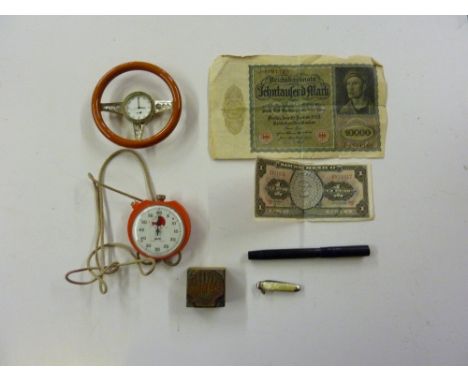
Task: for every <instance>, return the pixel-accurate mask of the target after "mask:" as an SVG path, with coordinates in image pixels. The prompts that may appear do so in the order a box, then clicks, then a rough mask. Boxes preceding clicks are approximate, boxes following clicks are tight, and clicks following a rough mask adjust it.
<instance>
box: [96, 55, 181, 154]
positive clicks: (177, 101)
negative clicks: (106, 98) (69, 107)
mask: <svg viewBox="0 0 468 382" xmlns="http://www.w3.org/2000/svg"><path fill="white" fill-rule="evenodd" d="M130 71H145V72H149V73H151V74H154V75H155V76H157V77H159V78H161V79H162V80H163V81H164V82H165V83H166V85H167V86H168V87H169V90H170V92H171V95H172V100H170V101H168V100H156V99H154V98H153V97H152V96H151V95H149V94H147V93H145V92H142V91H135V92H132V93H130V94H128V95H127V96H126V97H125V98H124V99H123V100H122V101H119V102H107V103H104V102H102V96H103V94H104V91H105V90H106V88H107V86H108V85H109V84H110V82H111V81H112V80H114V79H115V78H116V77H118V76H120V75H121V74H123V73H126V72H130ZM91 109H92V114H93V119H94V122H95V123H96V126H97V127H98V129H99V131H100V132H101V133H102V134H103V135H104V136H105V137H106V138H108V139H109V140H111V141H112V142H114V143H116V144H117V145H120V146H123V147H127V148H145V147H149V146H153V145H155V144H157V143H159V142H161V141H162V140H164V139H165V138H167V137H168V136H169V134H171V133H172V131H173V130H174V129H175V127H176V126H177V123H178V122H179V119H180V114H181V110H182V98H181V96H180V91H179V88H178V86H177V84H176V82H175V81H174V79H173V78H172V77H171V76H170V75H169V73H167V72H166V71H165V70H164V69H162V68H160V67H159V66H156V65H154V64H150V63H147V62H141V61H133V62H127V63H124V64H121V65H118V66H116V67H114V68H113V69H111V70H109V71H108V72H107V73H106V74H104V76H103V77H102V78H101V79H100V80H99V82H98V83H97V85H96V87H95V89H94V92H93V95H92V99H91ZM168 110H170V111H171V115H170V117H169V120H168V121H167V123H166V124H165V126H164V127H163V128H162V129H160V130H159V131H156V132H155V133H154V134H152V135H150V136H148V137H145V136H144V135H145V130H147V129H146V127H147V126H148V123H149V122H151V121H152V120H153V119H154V118H156V117H157V116H158V115H159V114H160V113H162V112H165V111H168ZM102 112H109V113H115V114H118V115H120V116H122V117H124V118H125V119H126V120H127V121H129V122H130V123H131V124H132V126H133V136H134V139H129V138H125V137H123V136H121V135H118V134H116V133H115V132H114V131H113V130H112V129H111V128H110V127H109V126H108V125H107V123H106V122H105V121H104V118H103V116H102Z"/></svg>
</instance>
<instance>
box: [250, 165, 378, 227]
mask: <svg viewBox="0 0 468 382" xmlns="http://www.w3.org/2000/svg"><path fill="white" fill-rule="evenodd" d="M370 177H371V174H370V166H369V165H362V164H320V165H304V164H300V163H293V162H283V161H279V160H272V159H265V158H257V165H256V172H255V216H256V217H259V218H292V219H304V220H318V221H347V220H349V221H356V220H371V219H373V217H374V212H373V201H372V187H371V182H370Z"/></svg>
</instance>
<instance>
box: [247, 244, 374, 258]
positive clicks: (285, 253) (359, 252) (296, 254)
mask: <svg viewBox="0 0 468 382" xmlns="http://www.w3.org/2000/svg"><path fill="white" fill-rule="evenodd" d="M369 255H370V248H369V246H368V245H350V246H341V247H321V248H296V249H264V250H260V251H249V260H279V259H309V258H313V257H325V258H333V257H354V256H369Z"/></svg>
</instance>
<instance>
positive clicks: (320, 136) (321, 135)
mask: <svg viewBox="0 0 468 382" xmlns="http://www.w3.org/2000/svg"><path fill="white" fill-rule="evenodd" d="M315 137H316V138H317V141H318V142H319V143H326V142H328V140H329V139H330V133H329V131H328V130H324V129H320V130H317V131H316V133H315Z"/></svg>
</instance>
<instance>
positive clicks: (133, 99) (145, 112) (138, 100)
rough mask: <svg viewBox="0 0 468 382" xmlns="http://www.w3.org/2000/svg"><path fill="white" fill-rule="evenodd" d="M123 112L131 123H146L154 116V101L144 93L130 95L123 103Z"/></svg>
mask: <svg viewBox="0 0 468 382" xmlns="http://www.w3.org/2000/svg"><path fill="white" fill-rule="evenodd" d="M123 110H124V113H125V116H126V117H127V118H128V119H129V120H130V121H132V122H135V123H139V122H144V121H146V120H148V118H150V117H151V116H152V115H153V112H154V107H153V99H152V98H151V96H149V95H148V94H146V93H143V92H135V93H132V94H129V95H128V96H127V98H125V100H124V102H123Z"/></svg>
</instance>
